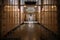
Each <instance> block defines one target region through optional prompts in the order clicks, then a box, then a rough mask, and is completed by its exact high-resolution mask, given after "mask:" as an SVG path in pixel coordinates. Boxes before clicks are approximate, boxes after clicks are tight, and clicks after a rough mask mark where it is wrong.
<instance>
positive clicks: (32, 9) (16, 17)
mask: <svg viewBox="0 0 60 40" xmlns="http://www.w3.org/2000/svg"><path fill="white" fill-rule="evenodd" d="M19 7H20V8H18V5H7V4H5V5H4V6H3V10H2V13H1V14H2V18H1V19H2V20H1V21H2V31H1V32H2V35H5V34H6V33H7V32H9V31H10V30H12V29H14V28H15V27H17V26H18V25H20V24H22V23H23V22H24V21H26V20H28V17H29V16H28V15H29V14H32V15H33V17H34V20H36V21H37V22H38V23H40V24H42V25H44V26H45V27H46V28H48V29H49V30H51V31H53V32H57V31H58V29H57V28H58V26H57V6H56V5H55V4H54V5H53V4H52V5H50V4H47V5H43V6H42V7H41V5H20V6H19Z"/></svg>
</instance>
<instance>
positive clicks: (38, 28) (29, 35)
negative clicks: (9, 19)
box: [5, 23, 57, 40]
mask: <svg viewBox="0 0 60 40" xmlns="http://www.w3.org/2000/svg"><path fill="white" fill-rule="evenodd" d="M5 38H15V39H17V40H57V39H56V37H55V34H53V33H52V32H50V31H48V30H47V29H45V28H44V27H43V26H42V25H40V24H38V23H23V24H22V25H19V26H18V28H16V29H15V30H14V31H12V32H10V33H9V34H7V35H6V36H5Z"/></svg>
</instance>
